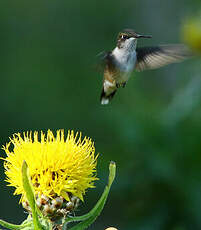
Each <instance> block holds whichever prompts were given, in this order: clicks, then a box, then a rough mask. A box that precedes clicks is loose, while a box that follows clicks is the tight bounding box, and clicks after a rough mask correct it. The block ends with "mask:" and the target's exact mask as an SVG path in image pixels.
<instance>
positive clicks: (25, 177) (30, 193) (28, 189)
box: [22, 161, 43, 230]
mask: <svg viewBox="0 0 201 230" xmlns="http://www.w3.org/2000/svg"><path fill="white" fill-rule="evenodd" d="M22 183H23V188H24V191H25V193H26V198H27V200H28V203H29V206H30V208H31V212H32V218H33V224H34V229H35V230H42V229H43V227H42V225H41V224H40V222H39V219H38V209H37V208H36V202H35V196H34V190H33V187H32V184H31V180H30V177H29V173H28V166H27V163H26V161H23V164H22Z"/></svg>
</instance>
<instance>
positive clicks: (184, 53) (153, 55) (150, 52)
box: [135, 44, 192, 71]
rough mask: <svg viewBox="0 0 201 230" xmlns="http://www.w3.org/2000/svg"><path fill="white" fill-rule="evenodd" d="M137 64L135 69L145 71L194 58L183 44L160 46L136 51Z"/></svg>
mask: <svg viewBox="0 0 201 230" xmlns="http://www.w3.org/2000/svg"><path fill="white" fill-rule="evenodd" d="M136 53H137V62H136V66H135V69H136V70H137V71H143V70H147V69H157V68H160V67H162V66H165V65H168V64H171V63H176V62H181V61H183V60H185V59H187V58H189V57H191V56H192V54H191V52H190V50H189V49H188V48H187V47H186V46H185V45H182V44H173V45H160V46H155V47H142V48H137V49H136Z"/></svg>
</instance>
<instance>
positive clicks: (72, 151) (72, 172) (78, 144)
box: [3, 130, 97, 201]
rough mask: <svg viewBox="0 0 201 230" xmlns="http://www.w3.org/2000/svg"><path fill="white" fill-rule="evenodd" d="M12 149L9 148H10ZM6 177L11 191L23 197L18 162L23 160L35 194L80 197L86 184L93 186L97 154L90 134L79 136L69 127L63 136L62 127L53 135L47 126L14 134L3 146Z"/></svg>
mask: <svg viewBox="0 0 201 230" xmlns="http://www.w3.org/2000/svg"><path fill="white" fill-rule="evenodd" d="M11 147H12V149H11V150H10V148H11ZM3 149H4V150H5V152H6V154H7V157H6V158H4V167H5V173H6V176H7V178H6V181H7V182H8V183H9V186H14V187H15V188H16V189H15V192H14V194H21V200H20V201H26V195H25V191H24V189H23V184H22V172H21V168H22V163H23V161H24V160H25V161H26V162H27V165H28V168H29V174H30V178H31V181H32V184H33V187H34V193H35V196H36V197H41V196H45V197H47V198H48V199H53V198H55V197H58V196H61V197H63V198H65V200H67V201H69V200H70V196H75V197H78V198H79V199H81V200H83V195H84V194H85V191H86V189H87V188H92V187H94V185H93V182H94V181H95V180H97V178H96V164H97V156H95V147H94V143H93V142H92V140H91V139H90V138H87V137H85V138H84V139H83V140H82V139H81V134H78V133H77V134H76V135H74V133H73V131H69V132H68V135H67V137H65V135H64V131H63V130H58V131H57V134H56V136H54V135H53V133H52V131H50V130H48V132H47V134H44V133H43V132H42V131H41V133H40V134H38V132H34V134H33V135H32V132H27V133H23V135H21V134H20V133H18V134H14V135H13V138H11V139H10V142H9V143H8V144H6V146H4V147H3Z"/></svg>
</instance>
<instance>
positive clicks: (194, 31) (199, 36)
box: [181, 16, 201, 53]
mask: <svg viewBox="0 0 201 230" xmlns="http://www.w3.org/2000/svg"><path fill="white" fill-rule="evenodd" d="M181 37H182V40H183V41H184V42H185V43H186V44H187V45H189V47H191V48H192V49H193V50H194V51H195V52H199V53H201V16H197V17H192V18H189V19H188V20H186V21H185V22H184V24H183V26H182V30H181Z"/></svg>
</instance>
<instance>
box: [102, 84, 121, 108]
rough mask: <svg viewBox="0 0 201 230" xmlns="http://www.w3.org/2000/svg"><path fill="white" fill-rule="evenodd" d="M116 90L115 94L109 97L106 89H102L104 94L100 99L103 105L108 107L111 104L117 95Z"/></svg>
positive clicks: (112, 93)
mask: <svg viewBox="0 0 201 230" xmlns="http://www.w3.org/2000/svg"><path fill="white" fill-rule="evenodd" d="M116 91H117V90H116V89H114V91H113V92H111V93H110V94H109V95H107V94H106V93H105V91H104V87H103V89H102V93H101V97H100V101H101V104H102V105H107V104H109V102H110V101H111V99H112V98H113V97H114V95H115V93H116Z"/></svg>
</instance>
